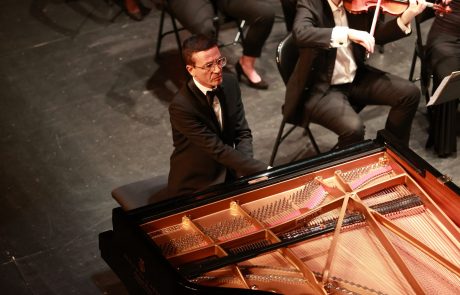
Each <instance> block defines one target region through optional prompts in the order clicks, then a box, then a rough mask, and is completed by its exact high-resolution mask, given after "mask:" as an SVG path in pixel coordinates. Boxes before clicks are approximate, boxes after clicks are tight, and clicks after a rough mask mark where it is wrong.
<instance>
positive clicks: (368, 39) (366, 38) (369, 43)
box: [348, 29, 375, 53]
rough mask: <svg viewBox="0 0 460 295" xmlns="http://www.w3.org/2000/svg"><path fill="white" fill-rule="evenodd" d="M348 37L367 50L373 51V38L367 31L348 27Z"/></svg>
mask: <svg viewBox="0 0 460 295" xmlns="http://www.w3.org/2000/svg"><path fill="white" fill-rule="evenodd" d="M348 39H349V40H350V41H352V42H354V43H357V44H359V45H361V46H363V47H364V48H366V50H367V52H369V53H373V52H374V46H375V39H374V37H373V36H372V35H371V34H369V33H368V32H365V31H359V30H353V29H349V30H348Z"/></svg>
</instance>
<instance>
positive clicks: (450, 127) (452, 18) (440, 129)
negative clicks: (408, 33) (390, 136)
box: [424, 0, 460, 157]
mask: <svg viewBox="0 0 460 295" xmlns="http://www.w3.org/2000/svg"><path fill="white" fill-rule="evenodd" d="M449 6H450V8H451V13H448V14H441V13H437V14H436V15H435V19H434V21H433V23H432V26H431V28H430V31H429V33H428V38H427V42H426V57H427V59H428V60H427V62H428V66H429V68H430V69H431V73H432V74H433V92H434V91H435V90H436V88H437V87H438V85H439V83H441V81H442V79H443V78H444V77H446V76H448V75H450V73H452V72H453V71H459V70H460V29H459V27H460V0H452V1H451V2H450V4H449ZM429 12H430V11H426V12H424V15H426V14H428V13H429ZM458 92H459V93H460V90H459V91H458ZM458 98H460V94H459V97H458ZM457 108H458V99H456V100H453V101H449V102H446V103H442V104H439V105H435V106H431V107H429V108H428V110H429V112H428V113H429V119H430V135H429V139H428V143H427V146H428V147H431V146H433V148H434V151H435V152H436V153H437V154H438V156H439V157H447V156H449V155H451V154H453V153H455V152H456V151H457V128H458V127H457V120H456V116H457Z"/></svg>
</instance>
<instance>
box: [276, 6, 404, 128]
mask: <svg viewBox="0 0 460 295" xmlns="http://www.w3.org/2000/svg"><path fill="white" fill-rule="evenodd" d="M296 9H297V13H296V17H295V20H294V25H293V30H292V34H293V37H294V39H295V41H296V43H297V45H298V46H299V59H298V61H297V64H296V67H295V68H294V71H293V73H292V75H291V77H290V79H289V81H288V83H287V85H286V97H285V104H284V107H283V115H284V117H285V119H286V120H287V121H288V122H291V123H295V124H298V125H302V124H307V123H308V121H309V114H308V112H304V110H305V109H307V110H314V107H315V105H316V103H317V101H318V99H320V98H321V97H322V95H323V94H324V93H325V92H326V91H327V89H328V88H329V86H330V81H331V78H332V73H333V70H334V63H335V57H336V53H337V49H336V48H331V47H330V41H331V34H332V29H333V28H334V26H335V23H334V17H333V14H332V10H331V8H330V6H329V4H328V2H327V0H299V1H298V2H297V8H296ZM347 18H348V26H349V27H350V28H352V29H356V30H362V31H367V32H369V30H370V28H371V24H372V19H373V12H369V13H361V14H351V13H348V12H347ZM387 18H388V17H387ZM405 36H407V35H406V34H405V33H404V32H403V31H402V30H401V29H400V28H399V26H398V24H397V22H396V18H392V17H390V19H389V21H387V22H383V21H382V20H381V19H379V21H378V23H377V26H376V29H375V33H374V37H375V41H376V43H377V44H385V43H388V42H392V41H394V40H397V39H400V38H402V37H405ZM352 46H353V55H354V58H355V62H356V63H357V65H358V70H357V71H358V72H359V71H362V70H363V69H365V70H369V69H370V70H377V69H372V68H371V67H369V66H367V65H365V64H364V60H365V54H366V52H365V49H364V47H362V46H360V45H358V44H355V43H353V45H352ZM304 104H306V108H304V106H303V105H304Z"/></svg>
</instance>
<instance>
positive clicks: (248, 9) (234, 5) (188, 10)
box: [169, 0, 275, 57]
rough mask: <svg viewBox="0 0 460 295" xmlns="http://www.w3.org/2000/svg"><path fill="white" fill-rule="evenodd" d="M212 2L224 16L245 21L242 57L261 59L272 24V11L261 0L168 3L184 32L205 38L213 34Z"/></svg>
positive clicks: (200, 0)
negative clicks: (202, 35)
mask: <svg viewBox="0 0 460 295" xmlns="http://www.w3.org/2000/svg"><path fill="white" fill-rule="evenodd" d="M212 2H214V3H215V5H216V7H217V9H218V10H220V11H221V12H222V13H223V14H224V15H227V16H229V17H232V18H235V19H239V20H245V21H246V24H248V26H249V27H248V30H247V32H246V35H245V36H244V44H243V54H244V55H247V56H252V57H260V55H261V53H262V48H263V46H264V43H265V41H266V40H267V38H268V36H269V35H270V32H271V30H272V27H273V23H274V20H275V10H274V9H273V7H272V6H271V5H270V4H269V3H266V2H265V1H263V0H212V1H211V0H169V3H170V9H171V11H172V12H173V13H174V15H175V16H176V18H177V19H178V20H179V22H180V23H181V24H182V25H183V26H184V27H185V28H186V29H187V30H189V31H190V32H192V33H193V34H204V35H206V36H208V37H213V36H215V34H216V30H215V27H214V23H213V18H214V16H215V11H214V6H213V3H212Z"/></svg>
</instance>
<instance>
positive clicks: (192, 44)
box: [182, 35, 217, 65]
mask: <svg viewBox="0 0 460 295" xmlns="http://www.w3.org/2000/svg"><path fill="white" fill-rule="evenodd" d="M215 46H217V41H216V39H215V38H209V37H207V36H205V35H192V36H191V37H189V38H187V39H186V40H185V41H184V43H183V45H182V58H183V59H184V62H185V64H186V65H195V63H194V61H193V60H192V55H193V54H194V53H195V52H199V51H205V50H208V49H210V48H213V47H215Z"/></svg>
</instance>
